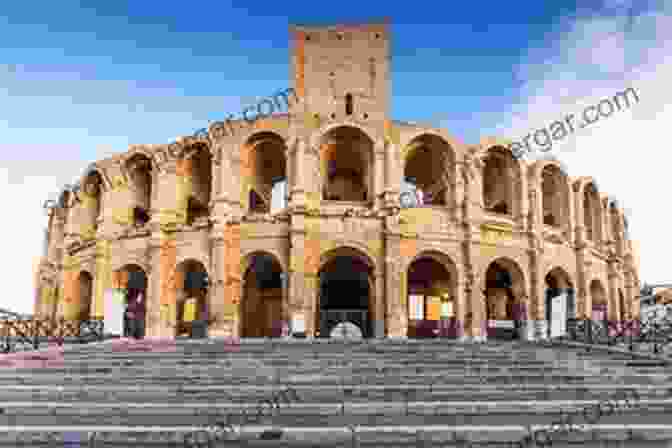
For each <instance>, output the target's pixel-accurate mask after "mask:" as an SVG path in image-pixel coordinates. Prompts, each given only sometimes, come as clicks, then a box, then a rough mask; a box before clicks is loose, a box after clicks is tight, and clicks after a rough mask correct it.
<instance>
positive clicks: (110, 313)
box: [103, 289, 124, 336]
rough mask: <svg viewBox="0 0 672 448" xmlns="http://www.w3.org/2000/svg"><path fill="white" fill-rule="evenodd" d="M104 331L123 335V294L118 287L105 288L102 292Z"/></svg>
mask: <svg viewBox="0 0 672 448" xmlns="http://www.w3.org/2000/svg"><path fill="white" fill-rule="evenodd" d="M104 299H105V314H104V315H103V316H104V320H105V323H104V328H105V333H106V334H110V335H114V336H123V335H124V296H123V293H122V292H121V291H120V290H118V289H106V290H105V294H104Z"/></svg>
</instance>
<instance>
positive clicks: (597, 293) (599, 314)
mask: <svg viewBox="0 0 672 448" xmlns="http://www.w3.org/2000/svg"><path fill="white" fill-rule="evenodd" d="M589 291H590V301H591V303H592V315H591V319H592V320H594V321H598V322H601V321H606V320H607V319H608V316H609V314H608V312H609V297H608V296H607V290H606V289H605V287H604V285H603V283H602V282H601V281H600V280H599V279H593V280H592V281H591V282H590V285H589Z"/></svg>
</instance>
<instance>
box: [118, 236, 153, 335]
mask: <svg viewBox="0 0 672 448" xmlns="http://www.w3.org/2000/svg"><path fill="white" fill-rule="evenodd" d="M148 258H149V260H148V261H149V262H148V268H149V269H148V271H147V272H146V274H147V297H146V298H145V301H146V317H145V325H146V330H145V334H146V335H147V336H151V337H154V336H160V334H161V258H160V236H159V235H158V234H156V233H152V236H151V237H150V245H149V257H148ZM152 273H154V275H152ZM157 273H158V274H157ZM112 276H113V277H114V276H115V273H114V272H113V273H112ZM113 282H114V281H113Z"/></svg>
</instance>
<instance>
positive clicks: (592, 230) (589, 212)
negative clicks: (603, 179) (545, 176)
mask: <svg viewBox="0 0 672 448" xmlns="http://www.w3.org/2000/svg"><path fill="white" fill-rule="evenodd" d="M574 191H575V192H576V193H578V203H579V204H581V207H580V208H579V207H577V208H578V210H577V212H578V213H580V217H581V222H582V223H583V228H584V235H585V239H586V241H591V242H593V244H597V243H599V242H600V241H601V238H602V235H603V234H602V230H603V229H602V202H601V199H600V194H599V189H598V186H597V182H595V179H593V178H592V177H590V176H582V177H580V178H578V179H576V180H575V181H574Z"/></svg>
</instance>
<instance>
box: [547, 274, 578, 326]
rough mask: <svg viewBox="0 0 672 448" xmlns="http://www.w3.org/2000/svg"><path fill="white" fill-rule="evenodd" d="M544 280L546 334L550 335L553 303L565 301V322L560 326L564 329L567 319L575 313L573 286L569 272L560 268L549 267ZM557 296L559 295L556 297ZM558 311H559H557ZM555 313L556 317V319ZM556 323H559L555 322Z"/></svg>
mask: <svg viewBox="0 0 672 448" xmlns="http://www.w3.org/2000/svg"><path fill="white" fill-rule="evenodd" d="M545 282H546V294H545V298H546V299H545V302H544V304H545V310H546V312H545V315H546V322H547V335H548V336H549V337H550V336H551V333H552V332H551V327H552V324H553V312H554V310H553V303H554V299H555V303H557V302H558V301H560V302H564V303H565V317H564V320H565V324H563V325H562V328H564V329H565V330H566V322H567V319H573V318H574V317H575V315H576V306H575V300H574V297H575V296H574V286H573V285H572V281H571V279H570V277H569V274H567V272H565V270H564V269H562V268H559V267H557V268H554V269H551V270H550V271H549V272H548V273H547V274H546V278H545ZM558 297H560V298H559V299H558ZM558 312H559V311H558ZM557 318H558V317H557V314H556V319H557ZM556 325H559V324H558V323H557V322H556Z"/></svg>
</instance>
